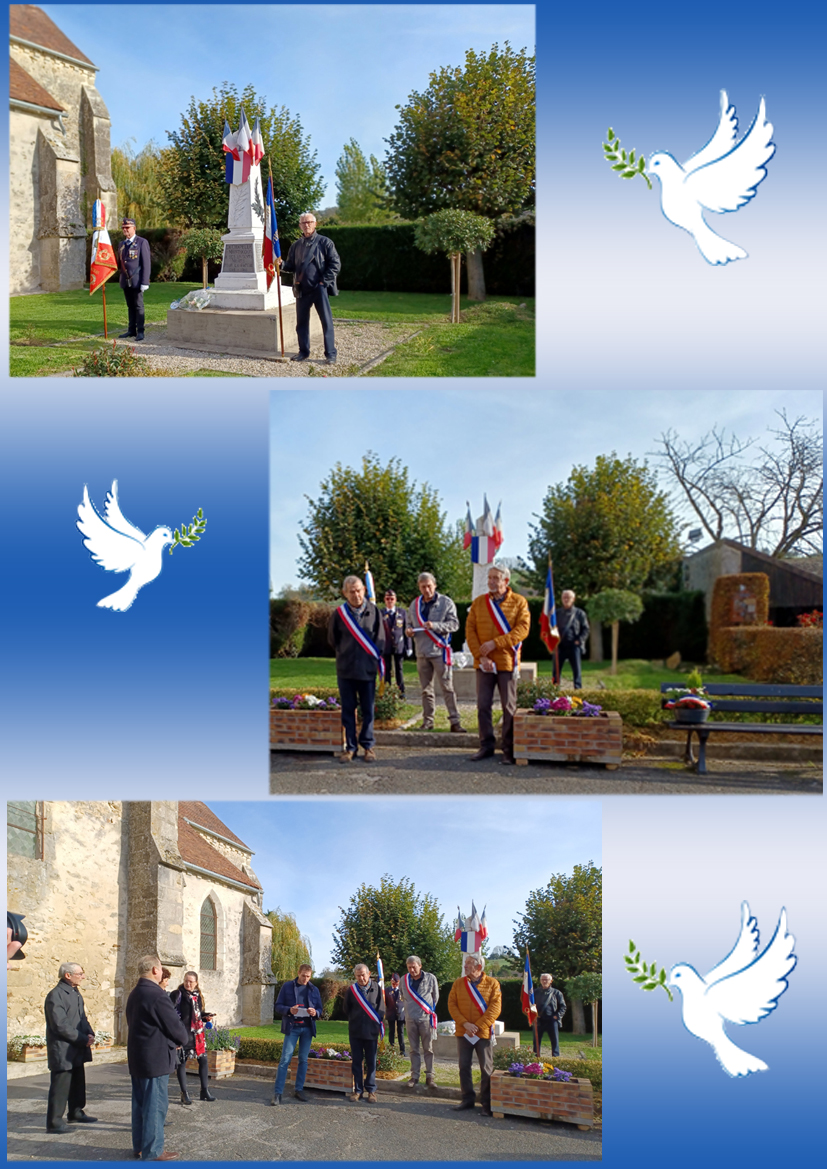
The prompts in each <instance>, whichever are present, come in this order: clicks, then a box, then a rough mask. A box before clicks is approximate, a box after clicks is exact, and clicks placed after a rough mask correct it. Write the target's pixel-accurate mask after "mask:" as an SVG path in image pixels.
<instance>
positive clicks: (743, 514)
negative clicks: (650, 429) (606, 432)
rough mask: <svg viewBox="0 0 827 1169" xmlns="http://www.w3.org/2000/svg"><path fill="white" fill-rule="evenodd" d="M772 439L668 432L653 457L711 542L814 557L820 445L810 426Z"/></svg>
mask: <svg viewBox="0 0 827 1169" xmlns="http://www.w3.org/2000/svg"><path fill="white" fill-rule="evenodd" d="M776 413H777V414H778V417H779V418H780V419H781V425H780V426H779V427H778V428H777V429H772V428H768V431H769V434H770V435H771V436H772V438H773V439H774V441H773V442H771V443H769V442H768V443H766V444H765V445H760V444H759V442H758V439H756V438H748V439H743V440H742V439H739V438H737V437H736V436H735V435H729V436H728V435H727V434H726V432H725V431H724V430H720V431H719V430H718V429H717V428H716V427H713V428H712V430H711V431H709V432H707V433H706V434H705V435H703V437H702V438H700V439H698V440H697V441H696V442H694V443H693V442H688V441H685V440H684V439H681V438H680V437H679V435H678V434H677V433H676V432H675V431H674V430H667V431H666V432H665V433H664V434H662V435H661V437H660V439H659V449H658V450H656V451H655V452H653V453H654V455H655V457H657V458H659V459H660V460H661V464H662V465H663V466H665V468H666V469H667V470H668V472H669V473H670V475H671V476H672V478H673V480H674V482H675V484H676V485H677V486H678V487H679V488H680V489H681V491H682V492H683V494H684V495H685V497H686V498H685V502H686V504H688V506H689V508H691V510H692V511H693V512H694V513H695V515H696V516H697V517H698V519H699V521H700V523H701V525H702V527H703V529H704V531H705V532H706V533H707V534H708V535H709V536H710V537H711V538H712V539H713V540H721V539H724V538H727V537H729V538H731V539H737V540H738V541H739V542H740V543H742V544H746V545H747V547H749V548H755V549H757V550H759V551H762V552H767V553H769V554H770V555H771V556H778V557H784V556H790V555H794V554H798V555H806V554H807V553H808V552H821V549H822V537H823V523H824V514H823V507H824V505H823V483H824V479H823V438H822V431H821V426H820V425H819V424H818V422H817V421H816V420H815V419H810V418H804V417H803V416H802V417H799V418H796V419H794V420H793V421H790V419H789V418H788V417H787V414H786V411H784V410H780V411H776Z"/></svg>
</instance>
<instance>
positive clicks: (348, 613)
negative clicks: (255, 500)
mask: <svg viewBox="0 0 827 1169" xmlns="http://www.w3.org/2000/svg"><path fill="white" fill-rule="evenodd" d="M342 594H343V596H344V598H345V603H344V604H343V605H340V606H339V608H338V609H336V610H334V612H333V613H332V614H331V617H330V621H329V623H328V626H327V640H328V641H329V642H330V644H331V645H332V646H333V648H334V650H335V651H336V683H337V685H338V687H339V697H340V698H341V701H342V726H343V727H344V728H345V749H344V751H343V752H342V754H341V755H340V756H339V762H340V763H350V761H351V760H352V759H355V758H356V754H357V751H358V749H359V745H361V746H362V747H363V748H364V752H365V762H366V763H374V762H375V760H376V752H375V751H374V749H373V747H374V744H375V742H376V740H375V739H374V736H373V707H374V702H375V700H376V671H377V670H378V669H379V666H380V664H381V663H382V658H383V656H384V653H385V627H384V625H383V623H382V614H381V613H380V612H379V610H378V609H377V608H376V606H375V605H374V603H373V601H368V600H366V599H365V586H364V584H363V583H362V581H361V580H360V579H359V577H358V576H346V577H345V580H344V583H343V585H342ZM357 701H358V703H359V707H360V710H361V714H362V725H361V727H360V730H359V739H358V742H357V739H356V703H357Z"/></svg>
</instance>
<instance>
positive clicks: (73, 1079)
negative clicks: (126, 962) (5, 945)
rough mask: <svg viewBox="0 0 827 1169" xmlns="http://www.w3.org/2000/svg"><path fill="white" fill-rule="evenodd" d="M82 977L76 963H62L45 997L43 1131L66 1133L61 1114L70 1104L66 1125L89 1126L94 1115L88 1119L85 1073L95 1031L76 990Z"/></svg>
mask: <svg viewBox="0 0 827 1169" xmlns="http://www.w3.org/2000/svg"><path fill="white" fill-rule="evenodd" d="M83 978H84V972H83V967H82V966H81V965H80V963H79V962H64V963H63V964H62V965H61V967H60V969H59V970H58V984H57V986H56V987H55V988H54V990H50V991H49V993H48V994H47V995H46V1001H45V1002H44V1004H43V1010H44V1011H45V1013H46V1058H47V1060H48V1063H49V1071H50V1073H51V1079H50V1081H49V1100H48V1103H47V1105H46V1131H47V1132H68V1131H69V1125H68V1124H66V1122H65V1121H64V1119H63V1112H64V1109H65V1108H66V1105H67V1103H68V1105H69V1124H91V1123H94V1121H96V1120H97V1117H96V1116H87V1115H86V1113H85V1112H84V1111H83V1110H84V1108H85V1107H86V1072H85V1071H84V1067H83V1065H84V1064H85V1063H91V1060H92V1052H91V1051H90V1050H89V1049H90V1048H91V1046H92V1044H93V1043H94V1042H95V1032H94V1031H93V1030H92V1028H91V1026H90V1025H89V1020H88V1019H87V1018H86V1011H85V1009H84V1006H83V998H82V996H81V993H80V991H79V990H78V987H79V986H80V984H81V982H82V981H83Z"/></svg>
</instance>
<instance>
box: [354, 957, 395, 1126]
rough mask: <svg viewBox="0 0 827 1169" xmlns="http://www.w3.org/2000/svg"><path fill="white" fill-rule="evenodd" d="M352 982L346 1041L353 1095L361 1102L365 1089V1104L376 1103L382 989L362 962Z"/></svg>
mask: <svg viewBox="0 0 827 1169" xmlns="http://www.w3.org/2000/svg"><path fill="white" fill-rule="evenodd" d="M353 976H354V978H355V982H353V983H351V985H350V986H349V987H348V989H347V990H346V991H345V1011H346V1013H347V1037H348V1042H349V1043H350V1052H351V1056H352V1065H353V1092H352V1094H351V1096H350V1099H351V1100H353V1101H354V1102H355V1101H356V1100H361V1099H362V1098H363V1097H364V1095H365V1089H367V1095H368V1103H369V1104H375V1103H376V1051H377V1048H378V1046H379V1036H380V1034H381V1032H382V1020H383V1019H384V1017H385V1003H384V999H383V997H382V988H381V987H380V985H379V983H378V982H374V980H373V979H372V978H371V976H370V970H369V969H368V968H367V966H365V964H364V962H360V963H358V965H356V966H354V967H353Z"/></svg>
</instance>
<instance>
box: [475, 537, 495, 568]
mask: <svg viewBox="0 0 827 1169" xmlns="http://www.w3.org/2000/svg"><path fill="white" fill-rule="evenodd" d="M496 555H497V543H496V541H495V539H494V537H493V536H472V537H471V563H472V564H491V562H492V561H493V559H494V557H495V556H496Z"/></svg>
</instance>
